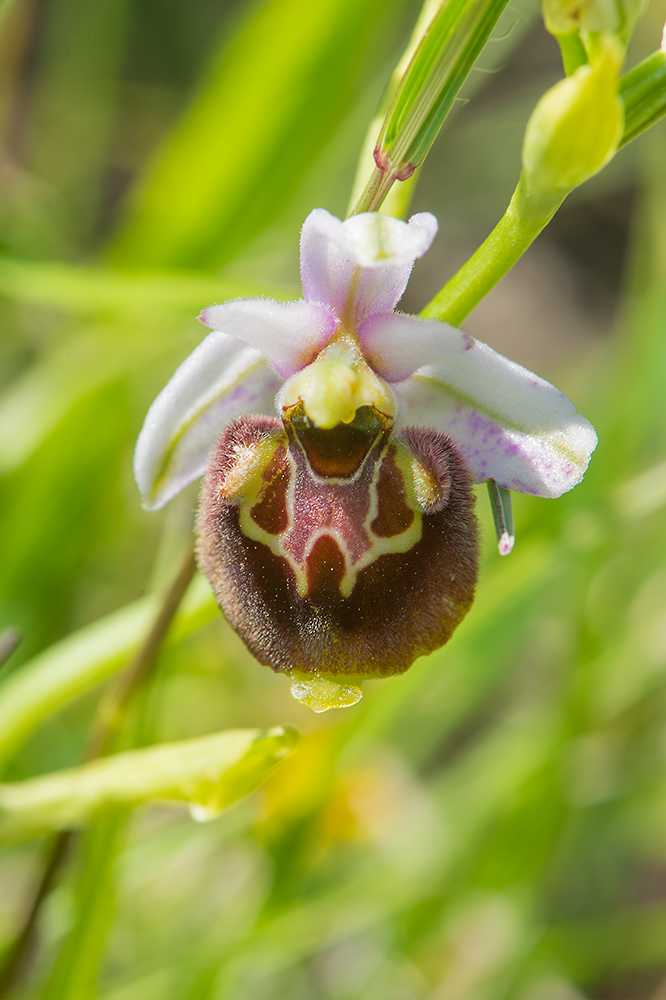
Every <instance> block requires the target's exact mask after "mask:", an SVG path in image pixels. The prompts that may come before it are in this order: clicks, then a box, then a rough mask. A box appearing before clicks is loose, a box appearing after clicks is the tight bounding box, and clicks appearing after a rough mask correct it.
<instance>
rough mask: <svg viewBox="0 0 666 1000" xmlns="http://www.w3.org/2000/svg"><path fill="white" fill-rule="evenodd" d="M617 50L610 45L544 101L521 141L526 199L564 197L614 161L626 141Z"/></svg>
mask: <svg viewBox="0 0 666 1000" xmlns="http://www.w3.org/2000/svg"><path fill="white" fill-rule="evenodd" d="M618 68H619V46H618V45H616V44H615V43H613V42H612V41H608V40H606V42H605V43H604V45H603V48H600V50H599V53H598V55H597V57H596V58H595V60H594V62H593V63H592V64H591V65H588V66H581V67H579V68H578V69H577V70H576V71H575V72H574V73H572V75H571V76H569V77H567V78H566V79H565V80H560V82H559V83H556V84H555V86H554V87H551V89H550V90H548V91H547V92H546V93H545V94H544V96H543V97H542V98H541V100H540V101H539V103H538V104H537V106H536V108H535V109H534V111H533V112H532V115H531V117H530V120H529V122H528V123H527V128H526V130H525V138H524V140H523V168H524V176H525V183H526V187H527V190H528V193H529V194H531V195H533V196H536V197H543V196H546V197H547V196H548V195H549V194H551V193H552V194H558V193H559V194H560V195H562V194H566V193H568V192H569V191H571V190H573V188H575V187H577V186H578V185H579V184H582V183H583V181H586V180H587V179H588V178H589V177H592V176H593V174H596V173H597V172H598V171H599V170H601V168H602V167H604V166H605V165H606V164H607V163H608V161H609V160H611V159H612V158H613V156H614V155H615V152H616V151H617V148H618V145H619V143H620V140H621V138H622V129H623V108H622V102H621V101H620V99H619V97H618V83H617V71H618Z"/></svg>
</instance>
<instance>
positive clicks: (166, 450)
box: [134, 332, 282, 510]
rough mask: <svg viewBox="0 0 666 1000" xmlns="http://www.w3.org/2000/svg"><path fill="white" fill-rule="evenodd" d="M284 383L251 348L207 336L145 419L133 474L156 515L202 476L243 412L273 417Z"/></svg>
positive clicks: (214, 335) (148, 507)
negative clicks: (212, 453) (214, 449)
mask: <svg viewBox="0 0 666 1000" xmlns="http://www.w3.org/2000/svg"><path fill="white" fill-rule="evenodd" d="M281 384H282V379H281V378H280V376H279V375H277V374H276V373H275V371H273V369H272V367H271V366H270V365H269V364H268V362H267V361H266V359H265V358H264V356H263V355H262V354H261V353H260V352H259V351H258V350H256V349H255V348H253V347H248V346H246V345H245V344H241V343H239V341H238V340H235V339H234V338H233V337H230V336H228V335H227V334H224V333H219V332H214V333H211V334H210V335H209V336H208V337H206V339H205V340H204V341H203V342H202V343H201V344H199V346H198V347H197V348H196V350H194V351H193V352H192V354H190V356H189V357H188V358H187V359H186V360H185V361H184V362H183V364H182V365H181V366H180V368H179V369H178V371H177V372H176V373H175V375H174V376H173V378H172V379H171V381H170V382H168V383H167V385H166V386H165V387H164V389H163V390H162V392H161V393H160V394H159V396H158V397H157V399H156V400H155V402H154V403H153V405H152V406H151V408H150V410H149V411H148V415H147V416H146V420H145V422H144V425H143V428H142V430H141V433H140V435H139V439H138V441H137V443H136V450H135V452H134V475H135V478H136V481H137V485H138V487H139V490H140V492H141V498H142V501H143V506H144V507H145V508H146V510H157V509H158V508H160V507H163V506H164V504H165V503H167V502H168V501H169V500H171V498H172V497H174V496H175V495H176V493H179V492H180V490H182V489H183V487H185V486H187V484H188V483H191V482H192V481H193V480H194V479H197V478H198V477H199V476H201V475H202V474H203V472H204V469H205V467H206V458H207V455H208V452H209V451H210V448H211V446H212V445H213V444H214V442H215V439H216V438H217V436H218V434H219V433H220V431H221V430H222V428H223V427H224V426H225V425H226V424H228V423H229V421H231V420H233V419H235V418H236V417H239V416H242V415H243V414H245V413H272V412H273V410H274V402H275V395H276V393H277V391H278V389H279V388H280V386H281Z"/></svg>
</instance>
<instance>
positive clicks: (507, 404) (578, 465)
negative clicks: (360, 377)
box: [394, 328, 597, 497]
mask: <svg viewBox="0 0 666 1000" xmlns="http://www.w3.org/2000/svg"><path fill="white" fill-rule="evenodd" d="M394 390H395V392H396V395H397V398H398V400H399V403H400V407H401V409H400V423H401V424H403V425H405V424H416V425H418V426H422V427H434V428H435V429H436V430H440V431H444V432H445V433H446V434H448V435H449V436H450V437H451V438H452V440H453V441H454V442H455V444H456V445H457V447H458V449H459V451H460V453H461V454H462V455H463V457H464V459H465V460H466V462H467V465H468V467H469V469H470V471H471V473H472V476H473V477H474V480H475V481H476V482H485V481H486V480H488V479H491V478H492V479H495V480H497V482H498V483H499V484H500V486H504V487H506V489H510V490H516V491H517V492H519V493H531V494H534V495H536V496H543V497H559V496H561V495H562V494H563V493H566V491H567V490H570V489H571V488H572V487H573V486H576V484H577V483H579V482H580V481H581V479H582V478H583V474H584V472H585V469H586V468H587V464H588V462H589V460H590V455H591V454H592V452H593V451H594V449H595V447H596V444H597V435H596V434H595V431H594V428H593V427H592V425H591V424H590V423H589V421H587V420H586V419H585V418H584V417H582V416H581V415H580V414H579V413H577V412H576V409H575V407H574V405H573V403H572V402H571V400H570V399H568V398H567V397H566V396H565V395H564V394H563V393H561V392H560V391H559V390H558V389H556V388H555V386H553V385H551V384H550V383H549V382H546V381H544V380H543V379H541V378H539V377H538V376H537V375H534V374H533V373H532V372H530V371H527V369H526V368H522V367H521V366H520V365H517V364H515V363H514V362H513V361H509V360H508V359H507V358H504V357H502V355H501V354H497V353H496V352H495V351H493V350H492V349H491V348H490V347H487V346H486V345H485V344H482V343H480V342H479V341H477V340H474V338H473V337H469V336H468V335H467V334H464V333H461V332H460V331H459V330H452V329H451V328H448V330H445V331H444V335H443V337H442V340H441V344H440V345H439V348H438V358H437V362H436V363H434V364H430V365H428V366H426V367H423V368H420V369H419V370H418V371H416V372H415V373H414V374H413V375H411V376H410V377H409V378H407V379H405V381H403V382H399V383H397V384H396V385H395V386H394Z"/></svg>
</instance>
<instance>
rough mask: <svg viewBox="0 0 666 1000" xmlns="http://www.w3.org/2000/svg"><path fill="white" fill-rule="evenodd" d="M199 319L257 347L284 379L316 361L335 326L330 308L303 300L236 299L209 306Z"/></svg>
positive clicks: (215, 328)
mask: <svg viewBox="0 0 666 1000" xmlns="http://www.w3.org/2000/svg"><path fill="white" fill-rule="evenodd" d="M199 318H200V319H201V321H202V323H205V324H206V326H210V327H212V328H213V329H214V330H219V331H220V332H221V333H228V334H231V336H232V337H235V338H236V339H237V340H242V341H243V342H244V343H246V344H250V346H251V347H256V348H257V349H258V350H260V351H261V352H262V354H265V355H266V357H268V358H270V360H271V361H272V362H273V364H274V365H275V367H276V368H277V370H278V371H279V373H280V374H281V375H283V376H284V377H285V378H289V376H290V375H293V374H294V372H297V371H300V370H301V368H305V366H306V365H309V364H310V362H312V361H314V359H315V358H316V357H317V355H318V354H319V352H320V351H321V350H322V349H323V348H324V347H326V344H327V343H328V342H329V340H330V339H331V336H332V334H333V332H334V331H335V326H336V320H335V316H334V315H333V313H332V312H331V311H330V310H329V309H327V308H326V307H325V306H321V305H317V304H316V303H314V302H304V301H303V300H302V299H300V300H299V301H298V302H275V301H274V300H273V299H236V300H235V301H233V302H224V303H222V305H216V306H209V307H208V309H204V311H203V312H202V313H201V316H200V317H199Z"/></svg>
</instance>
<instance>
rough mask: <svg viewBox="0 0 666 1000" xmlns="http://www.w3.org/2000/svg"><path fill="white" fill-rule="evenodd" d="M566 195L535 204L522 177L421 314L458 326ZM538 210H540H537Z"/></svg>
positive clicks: (521, 251) (520, 254)
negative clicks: (485, 233)
mask: <svg viewBox="0 0 666 1000" xmlns="http://www.w3.org/2000/svg"><path fill="white" fill-rule="evenodd" d="M564 198H565V195H562V196H561V197H554V198H553V200H552V201H550V202H548V203H544V204H543V205H542V206H534V205H533V204H532V199H531V198H530V197H529V195H527V193H526V191H525V185H524V182H523V179H522V177H521V179H520V181H519V182H518V186H517V188H516V190H515V191H514V193H513V197H512V198H511V202H510V203H509V207H508V208H507V210H506V212H505V213H504V215H503V216H502V218H501V219H500V221H499V222H498V223H497V225H496V226H495V228H494V229H493V231H492V233H491V234H490V236H489V237H488V238H487V239H486V240H485V241H484V242H483V243H482V244H481V246H480V247H479V249H478V250H477V251H476V253H475V254H474V255H473V256H472V257H470V259H469V260H468V261H467V263H466V264H464V265H463V266H462V267H461V269H460V270H459V271H458V273H457V274H455V275H454V276H453V278H451V280H450V281H449V282H448V283H447V284H446V285H445V286H444V288H442V289H441V291H439V292H438V293H437V295H436V296H435V297H434V299H432V301H431V302H429V303H428V305H427V306H426V307H425V309H424V310H423V311H422V313H421V315H422V316H425V317H428V318H434V319H440V320H444V321H445V322H447V323H452V324H453V325H454V326H457V325H458V324H459V323H461V322H462V321H463V320H464V319H465V317H466V316H468V315H469V313H471V311H472V310H473V309H474V307H475V306H476V305H478V303H479V302H480V301H481V299H482V298H484V296H486V295H487V294H488V292H489V291H490V289H491V288H493V287H494V286H495V285H496V284H497V282H498V281H499V280H500V278H503V277H504V275H505V274H506V273H507V271H510V270H511V268H512V267H513V265H514V264H515V263H516V261H517V260H519V258H520V257H522V255H523V254H524V253H525V251H526V250H527V248H528V247H529V246H530V245H531V244H532V243H533V242H534V240H535V239H536V238H537V236H538V235H539V233H540V232H541V230H542V229H544V228H545V226H547V225H548V223H549V222H550V220H551V219H552V217H553V216H554V214H555V212H556V211H557V209H558V208H559V207H560V205H561V204H562V202H563V201H564ZM535 209H536V210H535Z"/></svg>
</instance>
